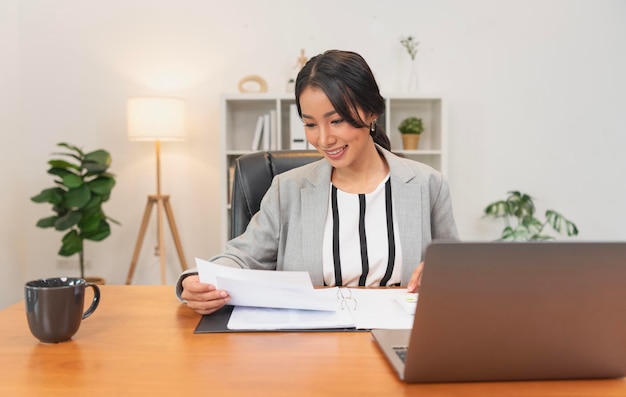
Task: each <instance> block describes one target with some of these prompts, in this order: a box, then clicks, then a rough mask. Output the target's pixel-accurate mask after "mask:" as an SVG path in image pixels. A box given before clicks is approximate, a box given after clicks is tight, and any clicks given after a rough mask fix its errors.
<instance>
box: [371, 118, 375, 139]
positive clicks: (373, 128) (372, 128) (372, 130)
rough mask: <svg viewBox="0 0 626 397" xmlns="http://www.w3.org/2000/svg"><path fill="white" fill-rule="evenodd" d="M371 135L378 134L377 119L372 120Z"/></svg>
mask: <svg viewBox="0 0 626 397" xmlns="http://www.w3.org/2000/svg"><path fill="white" fill-rule="evenodd" d="M370 135H371V136H374V135H376V120H372V122H371V123H370Z"/></svg>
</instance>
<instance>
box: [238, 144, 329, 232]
mask: <svg viewBox="0 0 626 397" xmlns="http://www.w3.org/2000/svg"><path fill="white" fill-rule="evenodd" d="M321 158H322V155H320V154H319V153H318V152H317V151H314V150H276V151H268V152H256V153H251V154H246V155H243V156H241V157H239V158H238V159H236V160H235V173H234V176H233V192H232V197H231V200H230V202H231V213H230V238H234V237H237V236H239V235H240V234H241V233H243V232H244V230H246V227H248V223H249V222H250V219H251V218H252V216H253V215H254V214H256V213H257V211H258V210H259V208H260V206H261V199H262V198H263V196H264V195H265V192H267V189H269V187H270V185H271V183H272V178H274V176H275V175H278V174H280V173H282V172H285V171H288V170H290V169H292V168H296V167H300V166H302V165H305V164H308V163H311V162H313V161H316V160H319V159H321Z"/></svg>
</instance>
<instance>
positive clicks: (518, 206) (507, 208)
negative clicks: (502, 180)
mask: <svg viewBox="0 0 626 397" xmlns="http://www.w3.org/2000/svg"><path fill="white" fill-rule="evenodd" d="M484 212H485V216H487V217H492V218H502V219H503V220H504V224H505V225H504V229H503V230H502V235H501V236H500V238H499V239H498V240H500V241H545V240H552V239H554V236H552V235H550V234H548V233H547V232H546V231H545V227H546V226H550V227H551V228H552V230H554V231H555V232H557V233H561V234H566V235H567V236H576V235H578V227H576V224H574V223H573V222H572V221H570V220H568V219H567V218H565V217H564V216H563V215H561V214H560V213H558V212H556V211H554V210H550V209H549V210H547V211H546V212H545V220H540V219H539V218H537V217H536V215H535V203H534V200H533V198H532V197H531V196H529V195H528V194H526V193H522V192H519V191H509V192H508V196H507V198H506V199H504V200H498V201H494V202H493V203H491V204H489V205H487V207H486V208H485V210H484Z"/></svg>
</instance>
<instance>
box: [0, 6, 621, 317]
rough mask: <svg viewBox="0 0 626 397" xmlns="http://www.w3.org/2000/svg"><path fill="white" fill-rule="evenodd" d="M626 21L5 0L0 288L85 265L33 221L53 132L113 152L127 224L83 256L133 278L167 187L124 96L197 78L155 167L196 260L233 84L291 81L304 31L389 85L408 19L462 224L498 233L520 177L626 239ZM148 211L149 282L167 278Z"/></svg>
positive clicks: (607, 11) (397, 75)
mask: <svg viewBox="0 0 626 397" xmlns="http://www.w3.org/2000/svg"><path fill="white" fill-rule="evenodd" d="M279 10H280V12H279ZM283 15H284V16H283ZM625 22H626V3H625V2H623V1H620V0H551V1H543V0H526V1H522V0H519V1H513V0H474V1H464V0H440V1H433V0H404V1H400V0H390V1H387V2H380V1H378V0H346V1H340V2H338V1H329V0H319V1H316V2H308V1H307V2H305V1H293V0H282V1H281V0H274V1H270V0H267V1H263V2H259V1H255V0H239V1H217V0H213V1H209V0H183V1H173V0H135V1H126V0H109V1H106V2H84V1H80V0H56V1H48V2H45V1H40V2H23V1H19V0H5V1H4V2H3V3H2V8H1V9H0V33H1V35H0V37H1V40H2V41H0V51H1V54H2V62H0V68H1V69H0V71H1V73H0V84H1V85H2V89H1V90H0V105H1V108H2V111H1V112H0V125H1V126H2V136H3V138H4V139H3V141H4V144H3V145H2V146H1V147H0V158H1V159H2V167H0V175H1V176H2V181H3V185H4V187H5V188H4V189H3V194H2V195H0V214H2V221H3V222H2V224H1V225H0V237H1V243H0V244H2V245H1V246H0V247H1V249H0V280H1V281H0V291H1V292H0V293H1V295H0V307H3V306H6V305H8V304H10V303H13V302H16V301H18V300H19V299H21V294H22V285H23V283H24V281H26V280H27V279H31V278H37V277H43V276H52V275H61V274H77V271H75V270H65V269H59V268H58V266H57V260H58V259H60V258H59V257H57V255H56V251H57V250H58V248H59V244H60V239H61V233H58V232H54V231H52V230H42V229H38V228H36V227H35V226H34V225H35V223H36V221H37V219H39V218H41V217H44V216H47V215H49V214H50V213H51V212H50V208H49V207H48V206H46V205H42V204H34V203H32V202H30V200H29V197H31V196H32V195H34V194H36V193H38V192H39V190H41V189H42V188H44V187H48V186H50V185H51V178H50V177H49V176H48V175H46V173H45V171H46V169H47V164H46V162H47V160H48V159H49V154H50V153H51V152H53V151H55V149H56V147H55V144H56V143H57V142H61V141H68V142H70V143H73V144H76V145H79V146H82V147H83V148H84V149H86V150H92V149H98V148H105V149H107V150H109V151H111V153H112V154H113V166H112V171H113V172H114V173H115V174H116V175H117V178H118V184H117V186H116V188H115V190H114V192H113V197H112V199H111V201H110V202H109V203H107V205H106V207H105V208H106V211H107V213H108V214H109V215H110V216H112V217H113V218H115V219H117V220H119V221H120V222H121V223H122V226H113V232H112V235H111V237H109V238H108V239H107V240H105V241H103V242H100V243H87V247H86V254H87V256H88V259H89V260H90V261H91V263H92V268H91V269H90V270H88V272H89V273H90V274H92V275H100V276H104V277H105V278H107V280H108V282H109V283H111V284H122V283H124V281H125V278H126V273H127V271H128V266H129V264H130V258H131V256H132V251H133V247H134V245H135V240H136V238H137V232H138V228H139V224H140V221H141V216H142V212H143V209H144V206H145V201H146V197H147V195H148V194H153V193H154V192H155V189H156V188H155V181H154V179H155V165H154V148H153V146H152V145H151V144H149V143H137V142H129V141H128V140H127V138H126V130H125V100H126V98H127V97H129V96H135V95H176V96H181V97H184V98H186V99H187V102H188V106H189V136H188V140H187V141H186V142H184V143H164V144H163V146H162V163H163V164H162V167H163V177H162V178H163V190H164V192H165V193H169V194H170V195H171V201H172V205H173V209H174V213H175V216H176V220H177V224H178V228H179V231H180V234H181V238H182V240H183V247H184V250H185V254H186V256H187V260H188V262H189V263H193V258H194V257H202V258H206V257H208V256H210V255H212V254H214V253H216V252H218V251H220V250H221V248H222V244H223V242H222V241H220V228H219V225H220V222H221V218H220V209H219V195H220V194H221V193H220V192H219V191H218V190H217V189H218V186H219V183H218V178H219V176H220V174H219V169H218V168H219V150H218V148H219V131H218V128H219V95H220V93H223V92H235V91H236V89H237V82H238V81H239V79H240V78H241V77H243V76H245V75H248V74H259V75H261V76H263V77H264V78H265V79H266V80H267V81H268V84H269V88H270V91H275V92H282V91H283V88H284V82H285V79H286V78H287V77H288V76H289V75H290V73H291V71H292V67H293V65H294V64H295V63H296V58H297V57H298V55H299V51H300V48H305V49H306V52H307V54H308V55H309V56H311V55H314V54H317V53H319V52H322V51H324V50H326V49H329V48H340V49H350V50H354V51H357V52H359V53H361V54H362V55H363V56H364V57H365V58H366V59H367V60H368V61H369V63H370V65H371V67H372V69H373V70H374V71H375V74H376V75H377V77H378V80H379V83H380V85H381V88H382V89H383V90H384V91H399V90H402V89H403V87H404V84H403V80H404V77H405V74H406V73H404V70H405V65H406V58H407V55H406V53H404V50H403V49H402V47H401V46H400V44H399V37H400V36H404V35H409V34H412V35H416V36H417V37H418V39H419V40H420V41H421V44H420V51H419V53H418V59H419V73H420V85H421V89H422V90H423V91H425V92H429V93H437V94H441V95H443V96H444V97H445V98H446V99H447V101H448V127H449V128H448V129H449V131H448V133H449V149H450V158H451V161H450V164H449V167H448V169H449V180H450V184H451V189H452V194H453V201H454V207H455V212H456V217H457V222H458V226H459V229H460V233H461V237H462V238H463V239H466V240H470V239H493V238H495V237H496V236H497V234H498V232H499V230H500V228H501V225H500V224H497V223H495V222H493V221H490V220H486V219H482V217H481V216H482V210H483V208H484V206H485V205H486V204H487V203H489V202H491V201H493V200H496V199H499V198H503V197H504V194H505V193H506V191H507V190H511V189H521V190H524V191H525V192H527V193H530V194H532V195H533V196H535V197H536V199H537V200H538V204H539V207H540V208H539V209H540V210H541V211H543V210H545V208H550V207H552V208H555V209H557V210H560V211H561V212H563V213H564V214H565V215H566V216H568V217H570V218H571V219H573V220H574V221H575V222H576V223H577V224H578V226H579V228H580V230H581V235H580V239H586V240H604V239H609V240H616V239H619V240H624V239H626V228H624V226H623V219H624V216H623V213H622V212H623V211H622V207H623V204H624V199H623V197H624V196H625V193H626V188H625V184H624V177H623V174H624V171H625V170H626V160H624V156H623V155H622V151H623V148H624V147H626V138H625V136H626V134H625V132H626V121H625V118H624V117H623V113H624V110H623V109H625V108H626V99H625V97H624V95H623V93H624V91H625V89H626V78H625V77H624V70H626V51H625V50H626V39H625V38H626V23H625ZM9 137H11V138H10V139H9ZM154 219H155V218H154V217H153V218H152V221H151V224H150V230H149V234H148V236H147V238H146V242H145V244H144V250H143V251H142V254H141V256H140V261H139V265H138V269H137V272H136V277H135V282H136V283H141V284H155V283H159V282H160V279H159V269H158V266H159V262H158V257H155V256H153V255H152V253H151V252H150V251H151V250H152V247H153V246H154V245H155V242H156V235H155V234H156V233H155V231H154V223H155V222H154ZM167 250H168V251H167V256H168V283H172V282H173V281H174V280H175V277H176V275H177V274H178V273H179V267H178V266H179V265H178V262H177V257H176V253H175V250H174V247H173V244H172V242H171V240H170V239H169V236H168V240H167Z"/></svg>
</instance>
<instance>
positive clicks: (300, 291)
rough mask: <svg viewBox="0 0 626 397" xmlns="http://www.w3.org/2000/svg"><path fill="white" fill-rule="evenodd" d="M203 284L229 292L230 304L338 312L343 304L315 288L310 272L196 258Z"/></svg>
mask: <svg viewBox="0 0 626 397" xmlns="http://www.w3.org/2000/svg"><path fill="white" fill-rule="evenodd" d="M196 266H197V267H198V274H199V276H200V281H201V282H203V283H209V284H213V285H215V286H216V287H217V288H219V289H224V290H226V291H228V294H229V295H230V298H231V299H230V301H229V302H228V304H229V305H233V306H253V307H271V308H283V309H307V310H328V311H335V310H337V309H338V308H339V305H340V302H339V301H337V298H336V297H334V296H329V295H328V294H325V293H324V292H323V290H320V289H314V288H313V284H312V283H311V277H310V276H309V273H307V272H277V271H273V270H250V269H237V268H233V267H227V266H221V265H218V264H215V263H211V262H208V261H205V260H202V259H197V258H196Z"/></svg>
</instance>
